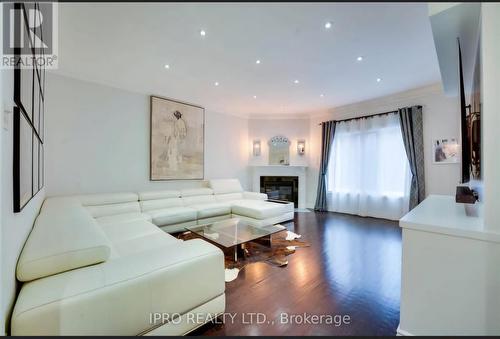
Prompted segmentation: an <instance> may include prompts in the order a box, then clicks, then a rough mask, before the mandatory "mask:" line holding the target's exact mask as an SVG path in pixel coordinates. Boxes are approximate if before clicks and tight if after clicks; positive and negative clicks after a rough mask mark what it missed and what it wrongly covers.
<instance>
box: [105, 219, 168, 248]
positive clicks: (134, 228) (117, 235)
mask: <svg viewBox="0 0 500 339" xmlns="http://www.w3.org/2000/svg"><path fill="white" fill-rule="evenodd" d="M101 228H102V230H103V232H104V234H105V235H106V237H107V238H108V239H109V241H110V242H111V244H114V243H115V242H118V241H124V240H128V239H133V238H138V237H142V236H144V235H149V234H159V235H162V233H163V232H162V231H161V230H160V229H158V227H156V226H155V225H153V224H152V223H150V222H148V221H144V220H142V221H141V220H137V221H131V222H124V223H114V224H104V225H101Z"/></svg>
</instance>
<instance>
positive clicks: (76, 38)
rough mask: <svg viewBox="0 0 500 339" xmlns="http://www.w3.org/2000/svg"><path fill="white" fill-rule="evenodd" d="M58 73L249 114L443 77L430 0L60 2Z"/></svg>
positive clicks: (315, 106) (306, 109)
mask: <svg viewBox="0 0 500 339" xmlns="http://www.w3.org/2000/svg"><path fill="white" fill-rule="evenodd" d="M327 21H331V22H332V23H333V25H332V28H331V29H329V30H327V29H325V27H324V24H325V22H327ZM200 29H204V30H205V31H206V36H205V37H201V36H200V33H199V32H200ZM360 55H362V56H363V57H364V60H363V61H362V62H357V61H356V58H357V57H358V56H360ZM257 59H260V60H261V64H259V65H257V64H256V63H255V61H256V60H257ZM166 63H168V64H169V65H170V69H169V70H166V69H165V68H164V65H165V64H166ZM55 72H56V73H60V74H64V75H68V76H72V77H75V78H79V79H83V80H89V81H94V82H98V83H103V84H107V85H111V86H115V87H118V88H122V89H127V90H131V91H135V92H140V93H144V94H148V95H149V94H156V95H161V96H165V97H170V98H176V99H179V100H183V101H187V102H191V103H195V104H199V105H202V106H204V107H206V108H207V109H209V110H214V111H218V112H222V113H229V114H236V115H245V116H263V115H283V116H290V115H292V116H293V115H304V114H308V113H311V112H316V111H319V110H323V109H327V108H329V107H335V106H340V105H344V104H348V103H353V102H358V101H362V100H366V99H370V98H374V97H379V96H383V95H387V94H391V93H395V92H400V91H404V90H407V89H410V88H415V87H419V86H424V85H427V84H431V83H435V82H437V81H439V80H440V75H439V69H438V62H437V58H436V52H435V48H434V44H433V40H432V33H431V29H430V23H429V19H428V12H427V5H426V4H409V3H402V4H387V3H386V4H375V3H367V4H359V3H358V4H347V3H345V4H341V3H337V4H312V3H311V4H296V3H290V4H286V3H275V4H264V3H260V4H249V3H246V4H237V3H233V4H229V3H225V4H166V3H165V4H161V3H149V4H146V3H142V4H137V3H136V4H134V3H121V4H119V3H115V4H97V3H92V4H75V3H73V4H72V3H60V4H59V69H58V70H57V71H55ZM379 77H380V78H382V81H381V82H380V83H377V81H376V79H377V78H379ZM295 79H298V80H299V81H300V83H299V84H294V83H293V81H294V80H295ZM216 81H217V82H219V83H220V85H219V86H214V82H216ZM320 94H324V97H323V98H322V97H320ZM254 95H256V96H257V99H254V98H253V96H254Z"/></svg>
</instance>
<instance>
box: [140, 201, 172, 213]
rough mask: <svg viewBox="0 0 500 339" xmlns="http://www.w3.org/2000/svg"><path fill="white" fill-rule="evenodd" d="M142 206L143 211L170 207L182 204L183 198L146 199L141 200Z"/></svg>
mask: <svg viewBox="0 0 500 339" xmlns="http://www.w3.org/2000/svg"><path fill="white" fill-rule="evenodd" d="M140 206H141V210H142V211H143V212H148V211H153V210H159V209H164V208H169V207H177V206H182V199H181V198H168V199H155V200H144V201H141V202H140Z"/></svg>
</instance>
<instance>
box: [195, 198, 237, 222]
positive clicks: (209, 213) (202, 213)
mask: <svg viewBox="0 0 500 339" xmlns="http://www.w3.org/2000/svg"><path fill="white" fill-rule="evenodd" d="M189 207H191V208H194V209H195V210H196V212H197V217H198V219H203V218H210V217H216V216H219V215H226V214H231V205H230V204H228V203H223V202H215V203H211V204H200V205H191V206H189Z"/></svg>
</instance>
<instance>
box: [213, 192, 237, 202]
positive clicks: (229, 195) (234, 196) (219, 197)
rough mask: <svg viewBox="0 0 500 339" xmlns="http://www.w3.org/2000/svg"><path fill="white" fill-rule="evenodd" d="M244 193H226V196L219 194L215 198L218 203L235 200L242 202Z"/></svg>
mask: <svg viewBox="0 0 500 339" xmlns="http://www.w3.org/2000/svg"><path fill="white" fill-rule="evenodd" d="M242 199H243V193H226V194H217V195H216V196H215V200H216V201H221V202H223V201H226V202H227V201H233V200H242Z"/></svg>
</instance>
